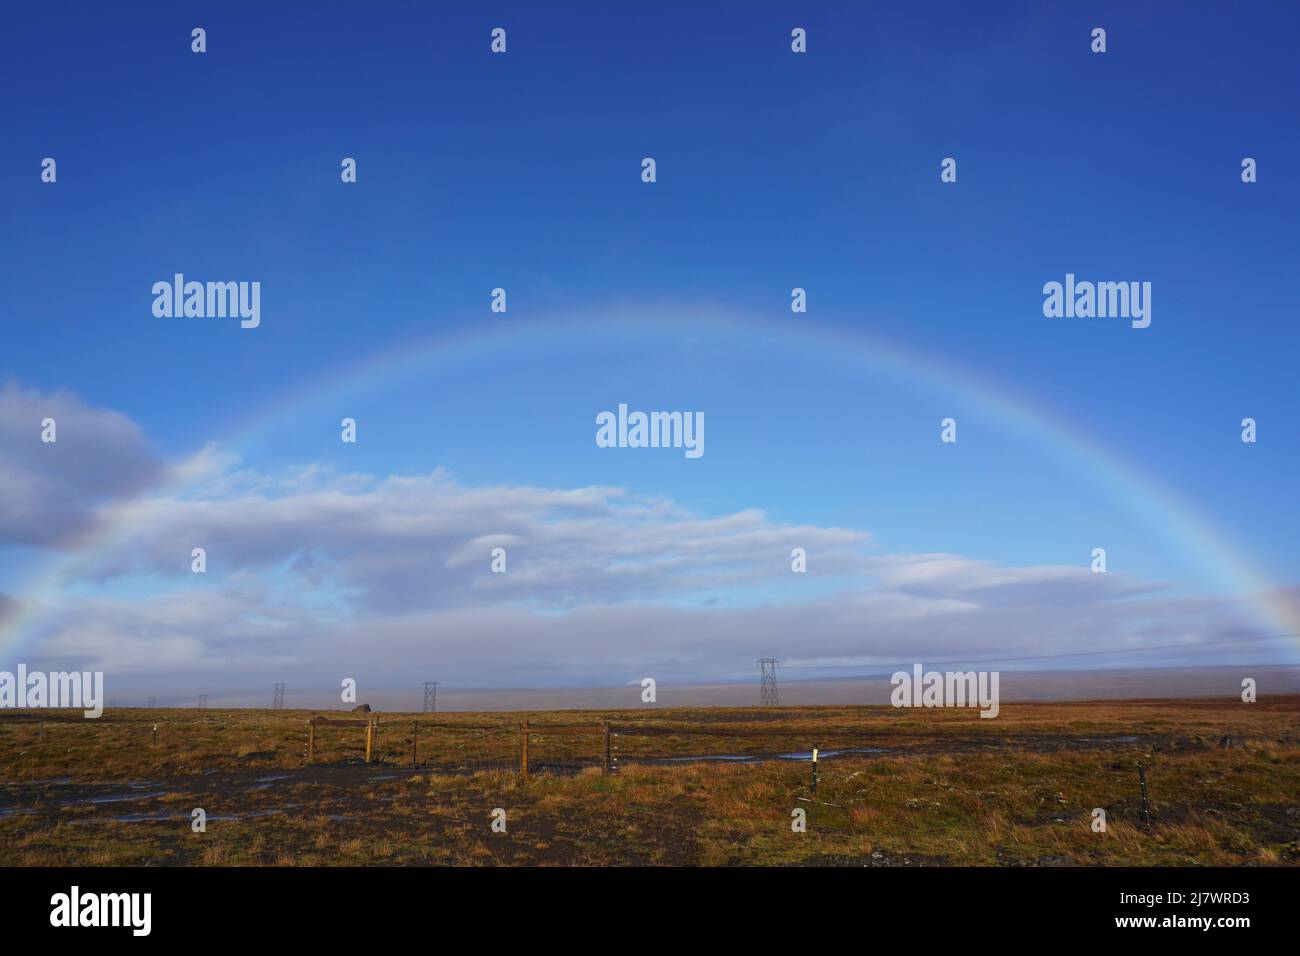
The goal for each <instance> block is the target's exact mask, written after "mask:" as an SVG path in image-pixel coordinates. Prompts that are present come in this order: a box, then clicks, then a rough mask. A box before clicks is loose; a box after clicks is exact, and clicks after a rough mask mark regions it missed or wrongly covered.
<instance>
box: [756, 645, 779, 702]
mask: <svg viewBox="0 0 1300 956" xmlns="http://www.w3.org/2000/svg"><path fill="white" fill-rule="evenodd" d="M758 670H759V691H758V697H759V700H758V702H759V705H760V706H763V707H776V706H777V695H776V658H775V657H760V658H759V660H758Z"/></svg>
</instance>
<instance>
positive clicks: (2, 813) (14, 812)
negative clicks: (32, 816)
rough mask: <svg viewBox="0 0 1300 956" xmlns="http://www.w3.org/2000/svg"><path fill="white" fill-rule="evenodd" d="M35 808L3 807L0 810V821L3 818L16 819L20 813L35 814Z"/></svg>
mask: <svg viewBox="0 0 1300 956" xmlns="http://www.w3.org/2000/svg"><path fill="white" fill-rule="evenodd" d="M35 812H36V808H35V807H4V808H0V820H3V819H4V818H5V817H16V816H18V815H19V814H22V813H35Z"/></svg>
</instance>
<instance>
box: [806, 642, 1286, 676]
mask: <svg viewBox="0 0 1300 956" xmlns="http://www.w3.org/2000/svg"><path fill="white" fill-rule="evenodd" d="M1288 637H1300V634H1269V635H1266V636H1264V637H1239V638H1224V639H1223V640H1219V641H1198V642H1197V643H1195V644H1148V645H1146V646H1144V647H1117V648H1112V649H1110V650H1104V651H1069V652H1066V653H1063V654H1035V655H1031V656H1027V657H954V658H950V659H949V660H943V661H930V663H931V664H1006V663H1014V662H1018V661H1048V660H1057V659H1059V658H1063V657H1097V656H1105V655H1107V654H1143V653H1146V652H1147V651H1168V650H1188V649H1191V648H1197V647H1212V646H1215V645H1219V644H1247V643H1250V642H1251V641H1280V640H1283V639H1285V638H1288ZM782 666H784V667H787V668H790V667H793V668H797V669H800V670H861V669H862V668H864V667H880V668H886V667H890V666H893V665H890V664H883V663H882V664H784V665H782Z"/></svg>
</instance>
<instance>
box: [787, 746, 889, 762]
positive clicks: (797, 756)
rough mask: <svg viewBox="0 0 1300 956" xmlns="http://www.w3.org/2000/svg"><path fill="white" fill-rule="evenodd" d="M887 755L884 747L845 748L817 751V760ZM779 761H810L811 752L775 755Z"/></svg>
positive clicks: (802, 751) (801, 751)
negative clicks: (846, 756)
mask: <svg viewBox="0 0 1300 956" xmlns="http://www.w3.org/2000/svg"><path fill="white" fill-rule="evenodd" d="M883 753H887V751H886V750H885V748H884V747H845V748H844V749H843V750H819V751H817V758H818V759H819V760H825V759H827V758H830V757H839V756H842V755H844V754H883ZM777 759H779V760H808V761H811V760H812V751H811V750H800V751H796V752H795V753H792V754H777Z"/></svg>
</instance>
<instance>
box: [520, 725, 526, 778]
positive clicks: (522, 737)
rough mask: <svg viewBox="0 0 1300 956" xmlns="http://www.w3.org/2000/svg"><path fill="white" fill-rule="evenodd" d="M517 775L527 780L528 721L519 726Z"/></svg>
mask: <svg viewBox="0 0 1300 956" xmlns="http://www.w3.org/2000/svg"><path fill="white" fill-rule="evenodd" d="M519 775H520V776H521V777H523V778H524V779H525V780H527V779H528V721H526V720H525V721H524V722H523V723H522V724H520V725H519Z"/></svg>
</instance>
